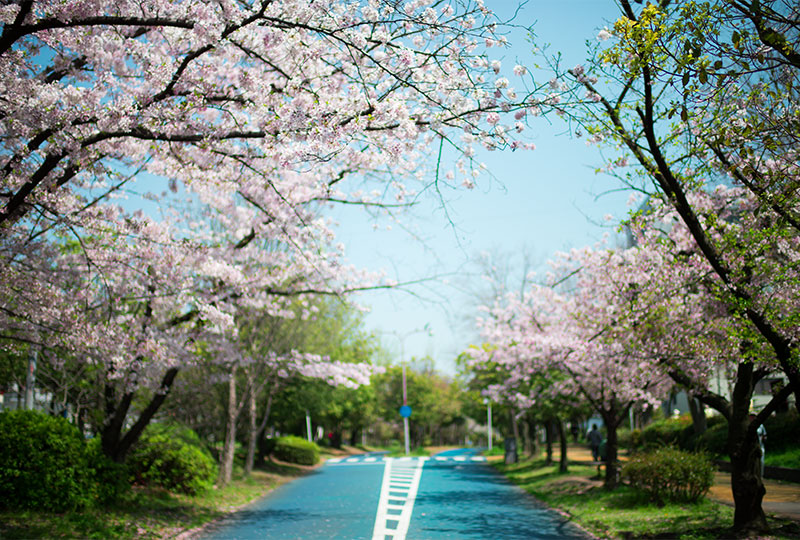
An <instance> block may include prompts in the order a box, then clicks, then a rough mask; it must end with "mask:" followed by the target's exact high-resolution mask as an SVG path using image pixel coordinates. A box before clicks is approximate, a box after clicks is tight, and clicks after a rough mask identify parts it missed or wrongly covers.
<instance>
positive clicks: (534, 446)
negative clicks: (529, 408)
mask: <svg viewBox="0 0 800 540" xmlns="http://www.w3.org/2000/svg"><path fill="white" fill-rule="evenodd" d="M526 423H527V424H528V433H529V434H530V442H531V451H530V455H531V457H535V456H536V454H537V453H538V444H539V441H537V440H536V420H534V419H533V415H530V416H528V420H527V422H526Z"/></svg>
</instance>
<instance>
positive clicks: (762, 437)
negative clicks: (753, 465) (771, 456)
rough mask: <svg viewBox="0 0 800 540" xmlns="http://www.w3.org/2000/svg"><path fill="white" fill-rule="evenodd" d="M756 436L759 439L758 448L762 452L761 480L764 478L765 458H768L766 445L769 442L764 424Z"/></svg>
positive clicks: (759, 427)
mask: <svg viewBox="0 0 800 540" xmlns="http://www.w3.org/2000/svg"><path fill="white" fill-rule="evenodd" d="M756 436H757V437H758V447H759V449H760V450H761V478H764V457H765V456H766V448H765V447H764V443H766V442H767V428H765V427H764V424H761V425H760V426H758V429H757V430H756Z"/></svg>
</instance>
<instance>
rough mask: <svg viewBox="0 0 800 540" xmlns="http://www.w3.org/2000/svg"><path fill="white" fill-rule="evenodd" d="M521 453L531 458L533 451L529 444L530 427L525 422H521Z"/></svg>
mask: <svg viewBox="0 0 800 540" xmlns="http://www.w3.org/2000/svg"><path fill="white" fill-rule="evenodd" d="M521 431H522V451H523V452H525V455H527V456H532V455H533V449H532V443H531V427H530V424H529V423H528V422H527V421H523V422H522V430H521Z"/></svg>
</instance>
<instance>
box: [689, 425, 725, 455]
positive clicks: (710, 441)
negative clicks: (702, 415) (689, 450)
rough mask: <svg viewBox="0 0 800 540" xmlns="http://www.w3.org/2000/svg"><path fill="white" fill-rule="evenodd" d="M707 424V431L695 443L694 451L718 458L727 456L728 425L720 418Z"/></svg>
mask: <svg viewBox="0 0 800 540" xmlns="http://www.w3.org/2000/svg"><path fill="white" fill-rule="evenodd" d="M715 418H718V420H717V421H715V422H713V423H711V422H709V425H708V429H706V431H705V433H703V434H702V435H700V436H699V437H698V438H697V440H696V441H695V445H694V449H696V450H703V451H705V452H708V453H709V454H713V455H715V456H718V457H726V456H727V455H728V423H727V422H726V421H725V419H724V418H722V417H715Z"/></svg>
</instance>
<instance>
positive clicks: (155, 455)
mask: <svg viewBox="0 0 800 540" xmlns="http://www.w3.org/2000/svg"><path fill="white" fill-rule="evenodd" d="M126 463H127V465H128V469H129V471H130V474H131V480H132V481H134V482H136V483H139V484H144V485H154V486H161V487H163V488H166V489H168V490H170V491H176V492H180V493H186V494H189V495H195V494H198V493H202V492H204V491H206V490H207V489H209V488H211V487H212V486H213V485H214V480H215V479H216V477H217V465H216V463H215V462H214V459H213V458H212V457H211V453H210V452H209V451H208V449H207V448H206V447H205V445H204V444H203V442H202V441H201V440H200V438H199V437H198V436H197V434H196V433H195V432H194V431H192V430H191V429H189V428H188V427H185V426H181V425H178V424H172V423H164V424H151V425H149V426H148V427H147V428H146V429H145V430H144V432H143V433H142V436H141V438H140V439H139V441H137V442H136V444H135V445H134V447H133V448H132V449H131V453H130V455H129V456H128V459H127V461H126Z"/></svg>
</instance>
